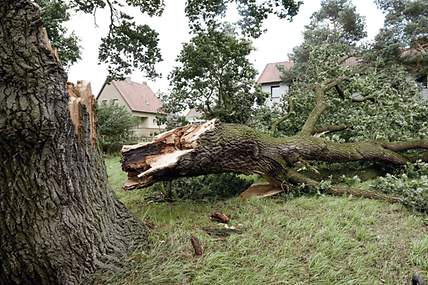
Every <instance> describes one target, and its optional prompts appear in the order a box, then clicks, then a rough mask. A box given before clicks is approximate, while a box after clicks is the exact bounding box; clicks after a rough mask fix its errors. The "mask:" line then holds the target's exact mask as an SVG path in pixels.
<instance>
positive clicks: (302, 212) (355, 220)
mask: <svg viewBox="0 0 428 285" xmlns="http://www.w3.org/2000/svg"><path fill="white" fill-rule="evenodd" d="M106 164H107V170H108V173H109V181H110V183H111V184H112V186H113V188H114V189H115V190H116V191H117V194H118V196H119V198H120V199H121V200H122V201H123V202H124V203H125V204H126V205H127V206H128V207H129V208H130V209H131V211H133V212H134V213H135V214H136V215H137V216H138V217H139V218H141V219H143V220H150V221H151V222H152V223H154V224H155V228H154V230H152V232H151V234H150V239H151V241H152V245H151V247H150V249H148V250H145V251H142V250H140V251H137V252H135V253H134V254H133V255H132V256H131V257H130V258H129V260H128V262H127V266H126V267H125V269H124V270H123V271H122V272H119V273H115V274H112V275H106V276H103V278H102V279H103V280H100V283H101V282H102V283H104V284H115V285H118V284H127V285H133V284H370V285H372V284H407V283H408V282H409V278H410V276H411V274H412V273H413V272H419V273H421V274H422V275H423V276H425V277H426V276H427V275H428V226H427V218H426V216H422V215H419V214H415V213H412V212H410V211H408V210H406V209H405V208H403V207H402V206H400V205H393V204H387V203H382V202H379V201H373V200H365V199H353V198H349V197H343V198H337V197H329V196H302V197H298V198H294V199H288V200H287V199H284V198H277V199H260V200H250V201H241V200H240V199H239V198H233V199H229V200H225V201H215V202H212V203H201V202H197V203H196V202H192V201H179V202H174V203H148V202H147V199H145V197H146V194H145V192H144V190H138V191H134V192H128V193H126V192H121V191H119V189H120V186H121V184H122V183H123V180H124V178H125V175H124V173H122V172H121V171H120V166H119V160H118V158H117V157H111V158H108V159H107V160H106ZM215 210H219V211H221V212H224V213H226V214H229V215H230V216H231V218H232V220H231V225H230V226H233V227H234V228H236V229H237V230H238V232H237V233H232V234H230V235H229V236H227V237H217V236H212V235H209V234H208V233H207V231H206V230H215V229H224V226H223V225H219V224H215V223H213V222H212V221H210V220H209V214H210V213H211V212H213V211H215ZM190 235H194V236H196V237H197V238H198V239H199V240H200V241H201V243H202V246H203V248H204V254H203V255H202V256H201V257H195V256H193V254H192V253H193V250H192V247H191V243H190Z"/></svg>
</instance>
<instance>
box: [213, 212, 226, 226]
mask: <svg viewBox="0 0 428 285" xmlns="http://www.w3.org/2000/svg"><path fill="white" fill-rule="evenodd" d="M210 218H211V220H212V221H215V222H219V223H224V224H227V223H228V222H229V221H230V218H229V217H228V216H226V215H225V214H223V213H221V212H214V213H212V214H211V216H210Z"/></svg>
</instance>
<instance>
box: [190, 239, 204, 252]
mask: <svg viewBox="0 0 428 285" xmlns="http://www.w3.org/2000/svg"><path fill="white" fill-rule="evenodd" d="M190 242H191V243H192V246H193V250H194V251H195V255H196V256H201V255H202V253H203V250H202V246H201V242H200V241H199V239H198V238H197V237H195V236H194V235H191V236H190Z"/></svg>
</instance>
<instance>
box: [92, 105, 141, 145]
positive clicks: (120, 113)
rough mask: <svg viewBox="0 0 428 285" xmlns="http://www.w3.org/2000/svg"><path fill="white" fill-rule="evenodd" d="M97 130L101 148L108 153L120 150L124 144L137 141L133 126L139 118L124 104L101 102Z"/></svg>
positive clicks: (98, 109) (98, 107)
mask: <svg viewBox="0 0 428 285" xmlns="http://www.w3.org/2000/svg"><path fill="white" fill-rule="evenodd" d="M96 115H97V125H98V126H97V131H98V138H99V142H100V146H101V149H102V150H103V152H106V153H113V152H116V151H119V150H120V149H121V147H122V145H124V144H131V143H135V138H133V136H132V128H133V127H134V126H135V125H136V124H137V119H136V118H135V117H133V116H132V114H131V113H130V112H128V110H126V108H125V107H124V106H119V105H116V104H114V103H112V104H101V105H98V106H97V112H96Z"/></svg>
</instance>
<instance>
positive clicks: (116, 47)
mask: <svg viewBox="0 0 428 285" xmlns="http://www.w3.org/2000/svg"><path fill="white" fill-rule="evenodd" d="M37 3H38V4H39V5H40V6H41V7H42V12H43V21H44V24H45V25H46V27H47V31H48V35H49V37H50V39H51V40H52V43H53V45H54V46H55V47H57V48H58V50H59V55H60V58H61V60H62V62H63V64H64V65H68V64H72V63H74V62H76V61H77V60H78V59H79V55H80V48H79V45H78V38H77V37H76V36H75V35H74V34H71V35H67V34H68V33H67V30H66V28H65V27H64V25H63V23H64V21H67V20H68V19H69V18H70V14H71V13H87V14H92V15H94V17H96V14H97V11H99V10H107V11H108V12H109V14H110V19H109V29H108V33H107V35H104V36H103V37H102V40H101V45H100V48H99V61H100V62H101V63H105V64H106V65H107V69H108V72H109V78H124V77H125V75H127V74H130V73H132V72H133V71H134V70H140V71H143V72H144V74H145V75H146V76H147V77H149V78H154V77H156V76H158V75H159V74H158V73H157V72H156V69H155V65H156V63H158V62H160V61H161V60H162V57H161V54H160V50H159V47H158V42H159V38H158V36H159V35H158V33H157V32H156V31H155V30H154V29H152V28H151V27H150V26H149V25H146V24H140V23H139V22H138V21H137V20H136V19H134V17H133V16H131V13H129V11H130V9H131V10H132V8H135V9H139V11H140V12H141V13H142V14H146V15H148V16H160V15H162V12H163V10H164V5H165V3H164V1H162V0H115V1H112V0H70V1H68V2H63V1H59V0H37ZM231 4H236V5H237V7H238V10H239V13H240V15H241V19H240V20H239V22H238V25H237V27H241V29H242V32H243V34H245V35H249V36H254V37H256V36H259V35H260V34H261V33H262V32H263V27H262V24H263V21H264V20H265V19H266V18H267V17H268V15H269V14H275V15H277V16H278V17H280V18H291V17H293V16H294V15H296V14H297V11H298V8H299V6H300V4H301V2H300V1H294V0H281V1H279V0H265V1H263V2H261V3H258V2H256V1H246V0H245V1H244V0H239V1H238V0H233V1H232V0H214V1H200V0H189V1H187V2H186V8H185V13H186V15H187V17H188V18H189V21H190V27H191V29H192V31H194V32H197V31H201V30H205V28H206V27H208V26H209V27H212V26H214V25H215V26H218V25H220V24H221V19H222V17H223V16H224V15H225V12H226V10H227V9H228V7H230V6H231Z"/></svg>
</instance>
